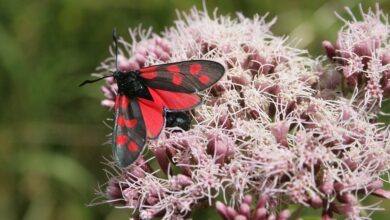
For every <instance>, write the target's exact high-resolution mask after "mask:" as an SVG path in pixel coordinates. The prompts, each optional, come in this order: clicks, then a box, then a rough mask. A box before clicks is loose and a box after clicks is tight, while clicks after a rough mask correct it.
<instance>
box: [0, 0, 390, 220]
mask: <svg viewBox="0 0 390 220" xmlns="http://www.w3.org/2000/svg"><path fill="white" fill-rule="evenodd" d="M379 2H380V4H381V7H382V9H383V10H384V11H385V12H387V13H389V12H390V10H389V9H390V2H389V1H379ZM373 4H374V1H372V2H371V4H363V5H364V6H365V7H366V6H373ZM0 5H1V6H0V91H1V92H0V97H1V99H0V102H1V108H0V121H1V124H0V161H1V162H0V165H1V166H0V219H5V220H13V219H25V220H35V219H39V220H46V219H128V217H129V215H130V212H129V211H128V210H124V209H122V210H121V209H113V208H112V207H109V206H107V205H101V206H95V207H87V206H86V204H88V203H89V202H90V201H91V200H92V199H93V198H94V197H95V196H94V190H95V189H96V188H97V186H98V184H102V183H104V182H105V181H106V180H107V178H106V177H105V175H104V172H103V171H102V169H104V168H106V167H105V165H103V164H102V161H104V159H103V156H105V157H109V156H110V155H111V148H110V146H102V143H103V142H104V141H105V140H106V137H105V135H106V134H107V133H108V132H109V129H108V128H106V127H105V126H104V125H103V123H102V121H103V120H104V119H105V118H107V117H110V116H112V113H111V112H109V111H108V110H106V109H105V108H103V107H101V106H100V100H101V99H102V94H101V92H100V86H101V83H96V84H92V85H89V86H86V87H83V88H79V87H78V84H79V83H80V82H82V81H83V80H85V79H87V78H89V77H90V76H89V74H90V73H91V72H93V71H94V70H95V67H96V66H98V65H99V63H100V62H101V61H102V60H103V59H105V58H106V57H107V56H108V55H109V53H108V46H109V44H110V43H111V31H112V29H113V27H117V29H118V34H119V35H122V36H124V37H125V38H126V39H128V40H129V37H128V34H127V28H129V27H136V26H138V25H139V24H140V23H142V24H143V26H144V27H149V26H153V27H154V31H155V32H157V33H159V32H161V31H163V30H164V28H165V27H167V26H170V25H172V24H173V21H174V19H175V18H176V12H175V10H176V9H178V10H181V11H182V10H184V11H188V10H189V9H190V8H191V7H192V6H194V5H195V6H197V7H198V8H201V7H202V2H201V1H199V0H198V1H195V0H192V1H183V0H169V1H168V0H167V1H159V0H143V1H130V0H127V1H126V0H118V1H115V2H114V1H109V0H98V1H95V0H57V1H50V0H37V1H28V0H26V1H20V0H14V1H6V0H0ZM344 6H350V7H352V8H353V11H358V1H347V0H344V1H339V0H333V1H324V0H321V1H313V0H301V1H291V0H263V1H260V0H253V1H246V0H242V1H238V0H237V1H235V0H219V1H211V0H209V1H207V8H208V9H209V11H212V10H213V9H214V8H215V7H218V8H219V12H220V13H222V14H230V15H234V13H235V12H236V11H241V12H243V13H244V14H245V15H246V16H249V17H251V16H252V15H253V14H255V13H259V14H264V13H266V12H270V15H271V16H277V17H278V22H277V23H276V25H275V26H274V27H273V28H272V31H273V32H274V33H275V34H277V35H291V36H292V39H294V38H298V39H301V41H300V43H299V44H298V46H299V47H302V48H308V49H309V51H310V53H311V54H313V56H314V55H319V54H321V53H322V50H321V41H322V40H324V39H328V40H331V41H334V40H335V38H336V31H337V30H338V28H340V27H341V25H342V23H341V22H340V21H339V20H337V18H336V17H335V16H334V11H337V12H338V13H340V14H341V15H344V16H347V15H346V13H345V10H344V9H343V7H344ZM388 112H389V111H388ZM374 201H376V200H373V199H370V202H374ZM382 206H383V207H389V208H388V211H384V212H378V213H376V214H375V215H374V219H388V218H387V217H386V215H388V214H390V203H389V202H388V201H386V202H384V203H383V204H382ZM205 213H211V214H210V215H209V216H208V217H207V218H208V219H213V215H214V214H215V213H214V212H213V210H209V211H208V212H205ZM304 213H305V216H308V217H307V218H304V219H318V218H315V217H310V216H313V213H311V212H310V211H306V210H305V211H304ZM316 214H318V213H316ZM198 219H206V217H205V216H203V217H202V218H200V217H199V218H198Z"/></svg>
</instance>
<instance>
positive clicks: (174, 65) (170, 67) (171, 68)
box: [167, 64, 180, 73]
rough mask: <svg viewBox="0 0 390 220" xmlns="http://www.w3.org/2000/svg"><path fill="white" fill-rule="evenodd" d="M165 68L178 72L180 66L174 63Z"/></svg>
mask: <svg viewBox="0 0 390 220" xmlns="http://www.w3.org/2000/svg"><path fill="white" fill-rule="evenodd" d="M167 70H168V71H169V72H171V73H180V67H179V66H178V65H176V64H173V65H169V66H167Z"/></svg>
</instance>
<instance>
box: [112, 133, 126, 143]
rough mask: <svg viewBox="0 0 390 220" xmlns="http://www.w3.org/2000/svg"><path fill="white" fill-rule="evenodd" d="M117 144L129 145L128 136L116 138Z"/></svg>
mask: <svg viewBox="0 0 390 220" xmlns="http://www.w3.org/2000/svg"><path fill="white" fill-rule="evenodd" d="M115 140H116V144H117V145H124V144H126V143H127V136H126V135H118V136H116V139H115Z"/></svg>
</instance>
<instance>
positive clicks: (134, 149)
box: [127, 141, 139, 153]
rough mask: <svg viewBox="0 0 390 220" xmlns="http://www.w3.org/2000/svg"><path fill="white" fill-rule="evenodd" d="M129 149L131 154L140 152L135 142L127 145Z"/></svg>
mask: <svg viewBox="0 0 390 220" xmlns="http://www.w3.org/2000/svg"><path fill="white" fill-rule="evenodd" d="M127 149H128V150H129V151H130V152H133V153H135V152H138V149H139V147H138V145H137V144H136V143H135V142H134V141H130V142H129V144H128V145H127Z"/></svg>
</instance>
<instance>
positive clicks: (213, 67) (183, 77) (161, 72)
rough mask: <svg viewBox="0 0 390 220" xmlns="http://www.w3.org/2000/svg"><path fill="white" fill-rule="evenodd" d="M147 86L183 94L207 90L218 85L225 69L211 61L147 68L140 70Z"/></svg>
mask: <svg viewBox="0 0 390 220" xmlns="http://www.w3.org/2000/svg"><path fill="white" fill-rule="evenodd" d="M139 71H140V75H139V76H140V77H141V78H143V79H144V83H145V85H146V86H148V87H150V88H154V89H161V90H167V91H173V92H181V93H194V92H198V91H202V90H205V89H207V88H209V87H210V86H212V85H213V84H214V83H216V82H217V81H218V80H219V79H220V78H221V77H222V76H223V74H224V73H225V68H224V67H223V66H222V65H221V64H220V63H218V62H215V61H210V60H189V61H183V62H177V63H169V64H162V65H156V66H150V67H145V68H142V69H140V70H139Z"/></svg>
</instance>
